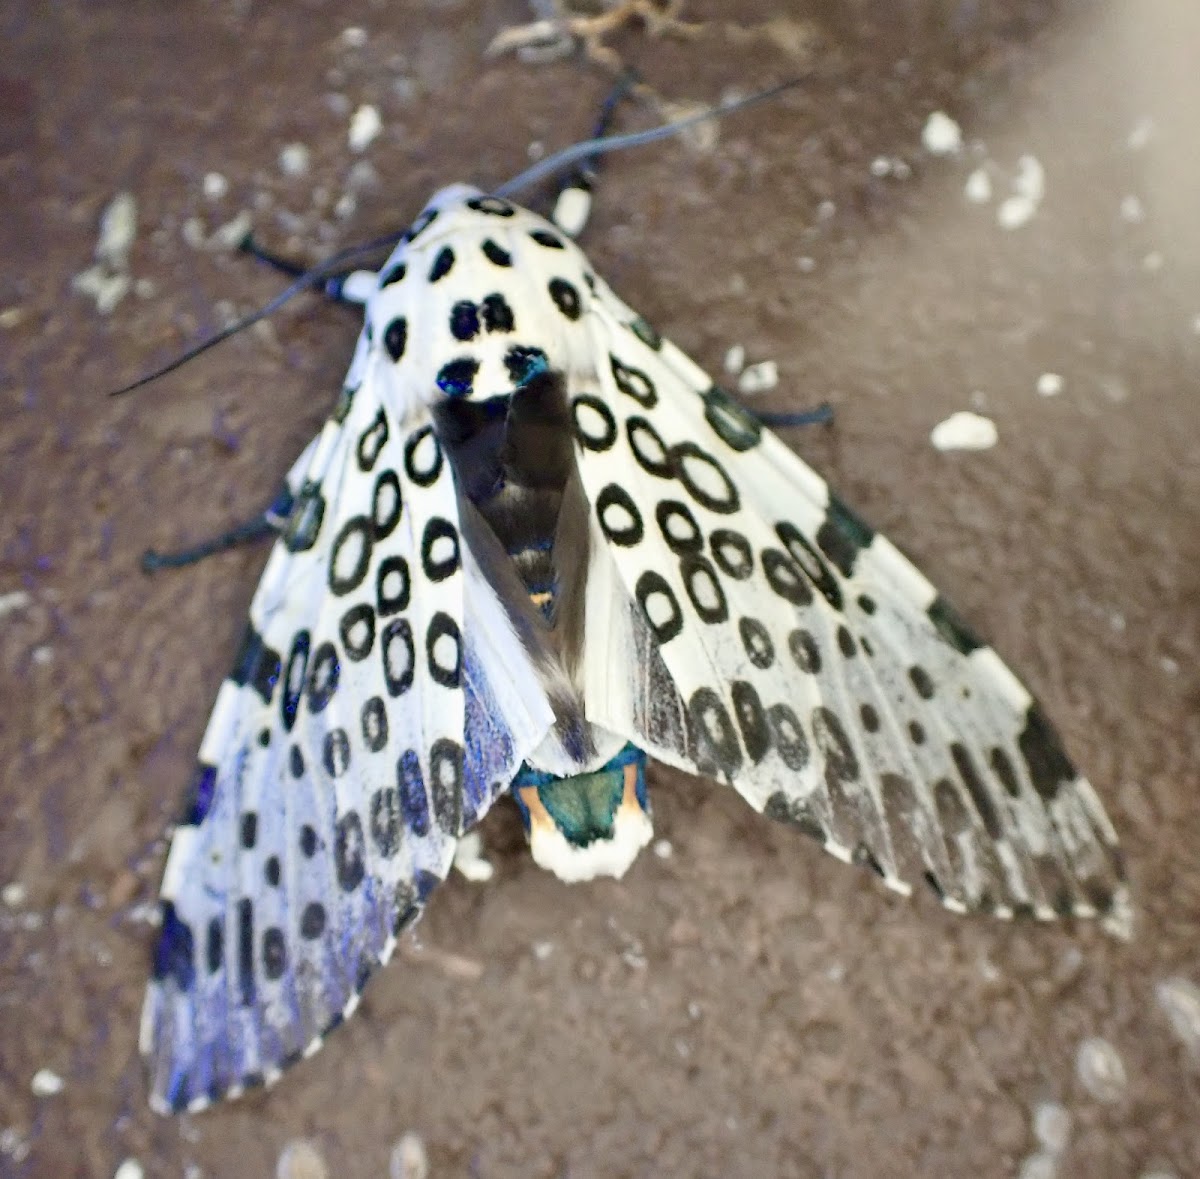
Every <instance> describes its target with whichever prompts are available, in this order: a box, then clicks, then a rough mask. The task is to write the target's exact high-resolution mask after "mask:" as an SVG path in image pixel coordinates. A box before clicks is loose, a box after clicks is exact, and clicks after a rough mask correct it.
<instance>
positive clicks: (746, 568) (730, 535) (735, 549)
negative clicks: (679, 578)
mask: <svg viewBox="0 0 1200 1179" xmlns="http://www.w3.org/2000/svg"><path fill="white" fill-rule="evenodd" d="M708 543H709V547H710V548H711V549H712V555H713V560H714V561H716V563H717V568H718V569H720V570H721V572H722V573H724V574H725V576H726V577H732V578H733V579H734V581H745V580H746V579H747V578H748V577H749V576H750V575H751V574H752V573H753V572H754V550H753V549H752V548H751V547H750V542H749V541H748V540H747V539H746V538H745V537H744V536H743V535H742V534H741V533H740V532H734V531H733V529H731V528H714V529H713V533H712V535H711V536H710V537H709V538H708Z"/></svg>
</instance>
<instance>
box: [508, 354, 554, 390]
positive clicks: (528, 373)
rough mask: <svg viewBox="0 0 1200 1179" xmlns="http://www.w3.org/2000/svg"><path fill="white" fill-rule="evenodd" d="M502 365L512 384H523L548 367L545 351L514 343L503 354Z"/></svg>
mask: <svg viewBox="0 0 1200 1179" xmlns="http://www.w3.org/2000/svg"><path fill="white" fill-rule="evenodd" d="M504 367H505V368H506V369H508V376H509V379H510V380H511V381H512V383H513V384H514V385H517V386H524V385H526V384H527V383H528V382H529V381H531V380H532V379H533V378H534V377H535V376H537V375H538V374H539V373H543V372H545V371H546V370H547V368H548V367H549V361H548V359H547V357H546V354H545V352H543V351H542V350H541V349H540V348H532V347H529V346H528V345H526V344H514V345H513V346H512V347H511V348H510V349H509V350H508V351H507V352H506V353H505V354H504Z"/></svg>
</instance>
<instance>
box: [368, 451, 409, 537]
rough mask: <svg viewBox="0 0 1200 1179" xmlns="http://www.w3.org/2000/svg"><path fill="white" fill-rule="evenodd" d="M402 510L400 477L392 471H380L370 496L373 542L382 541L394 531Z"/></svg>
mask: <svg viewBox="0 0 1200 1179" xmlns="http://www.w3.org/2000/svg"><path fill="white" fill-rule="evenodd" d="M403 510H404V500H403V498H402V496H401V494H400V476H399V475H397V474H396V472H395V471H393V470H390V469H389V470H386V471H380V472H379V477H378V478H377V479H376V480H375V491H374V492H373V493H372V496H371V523H372V525H374V528H375V540H376V541H380V540H384V539H386V538H387V537H389V536H391V534H392V533H393V532H394V531H395V528H396V525H397V524H399V523H400V514H401V512H402V511H403Z"/></svg>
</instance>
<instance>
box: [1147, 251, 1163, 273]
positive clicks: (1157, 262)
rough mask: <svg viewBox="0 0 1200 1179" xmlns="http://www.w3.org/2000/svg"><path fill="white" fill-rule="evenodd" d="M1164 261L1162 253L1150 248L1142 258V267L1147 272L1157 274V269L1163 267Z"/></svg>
mask: <svg viewBox="0 0 1200 1179" xmlns="http://www.w3.org/2000/svg"><path fill="white" fill-rule="evenodd" d="M1164 261H1165V259H1164V258H1163V256H1162V254H1160V253H1159V252H1158V251H1157V250H1151V251H1150V253H1148V254H1147V255H1146V256H1145V257H1144V258H1143V259H1142V269H1143V270H1145V271H1146V272H1147V273H1148V274H1157V273H1158V271H1160V270H1161V269H1162V268H1163V262H1164Z"/></svg>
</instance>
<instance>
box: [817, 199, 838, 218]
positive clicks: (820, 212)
mask: <svg viewBox="0 0 1200 1179" xmlns="http://www.w3.org/2000/svg"><path fill="white" fill-rule="evenodd" d="M836 213H837V205H835V204H834V203H833V201H822V202H821V203H820V204H819V205H818V206H817V220H818V221H830V220H832V218H833V217H834V215H835V214H836Z"/></svg>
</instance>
